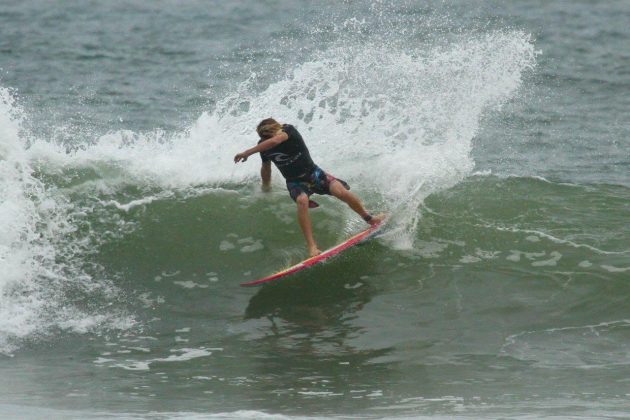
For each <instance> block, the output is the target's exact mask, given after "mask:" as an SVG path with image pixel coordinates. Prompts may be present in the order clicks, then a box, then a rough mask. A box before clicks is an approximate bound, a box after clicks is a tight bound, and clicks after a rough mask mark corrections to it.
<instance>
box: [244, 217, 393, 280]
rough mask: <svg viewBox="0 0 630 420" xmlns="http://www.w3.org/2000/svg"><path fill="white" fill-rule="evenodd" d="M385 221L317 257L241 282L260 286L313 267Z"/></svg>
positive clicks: (371, 232)
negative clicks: (256, 278)
mask: <svg viewBox="0 0 630 420" xmlns="http://www.w3.org/2000/svg"><path fill="white" fill-rule="evenodd" d="M383 223H384V222H381V223H377V224H375V225H372V226H370V227H369V228H367V229H365V230H364V231H362V232H359V233H357V234H356V235H354V236H352V237H351V238H349V239H346V240H345V241H343V242H342V243H340V244H339V245H335V246H334V247H332V248H330V249H327V250H326V251H324V252H322V253H321V254H319V255H317V256H315V257H310V258H307V259H305V260H304V261H301V262H299V263H297V264H295V265H293V266H291V267H289V268H286V269H284V270H281V271H278V272H277V273H274V274H271V275H269V276H267V277H263V278H261V279H258V280H253V281H248V282H245V283H241V286H243V287H251V286H260V285H262V284H266V283H269V282H271V281H273V280H277V279H280V278H282V277H285V276H288V275H290V274H293V273H297V272H298V271H302V270H304V269H305V268H308V267H311V266H313V265H315V264H319V263H321V262H324V261H326V260H327V259H328V258H330V257H334V256H335V255H337V254H339V253H340V252H341V251H343V250H345V249H348V248H350V247H351V246H354V245H356V244H359V243H361V242H363V241H366V240H368V239H369V238H371V237H372V236H374V235H375V234H376V233H377V232H378V231H379V230H380V228H381V227H382V226H383Z"/></svg>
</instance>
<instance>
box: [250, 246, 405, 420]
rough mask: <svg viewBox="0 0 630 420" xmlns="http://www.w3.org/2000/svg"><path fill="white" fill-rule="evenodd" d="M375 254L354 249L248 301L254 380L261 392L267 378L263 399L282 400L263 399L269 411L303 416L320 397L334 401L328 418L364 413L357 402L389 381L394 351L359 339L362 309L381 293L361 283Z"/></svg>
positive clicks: (362, 328)
mask: <svg viewBox="0 0 630 420" xmlns="http://www.w3.org/2000/svg"><path fill="white" fill-rule="evenodd" d="M374 251H375V248H374V247H373V246H372V245H369V246H366V247H361V249H353V250H351V251H349V252H347V253H346V254H344V255H343V256H341V257H339V258H336V259H333V260H332V261H330V262H327V263H326V264H323V265H321V266H318V267H313V268H311V269H309V270H306V271H305V272H303V273H299V274H296V275H294V276H292V277H290V278H286V279H284V280H282V281H279V282H277V283H276V284H270V285H267V286H263V287H261V288H260V289H259V290H257V292H256V294H255V295H254V296H253V297H252V298H251V299H250V301H249V305H248V306H247V308H246V310H245V314H244V316H245V320H246V322H255V323H256V325H257V329H258V334H257V335H256V337H255V339H254V340H248V345H249V346H251V347H252V350H253V351H255V354H256V355H257V357H256V360H257V361H256V366H257V367H256V368H255V370H256V372H257V373H256V377H257V378H259V380H260V382H261V386H262V382H266V381H264V380H263V378H273V380H272V381H270V382H269V385H268V386H270V387H271V388H273V389H268V390H267V391H266V393H267V395H277V396H278V397H282V398H278V399H277V400H275V401H269V407H270V408H271V407H273V409H275V410H281V411H282V412H302V413H304V412H309V411H310V409H314V408H315V407H316V406H317V405H318V400H319V399H320V398H322V397H326V398H330V397H334V399H335V405H336V407H335V409H332V408H331V412H332V411H339V410H341V411H344V410H356V409H357V408H359V407H362V408H365V407H367V406H369V405H370V402H369V398H365V399H364V400H363V401H361V398H359V397H366V396H367V395H370V394H371V393H374V392H377V391H378V389H376V388H375V386H376V385H375V384H383V383H385V382H389V381H390V380H392V378H391V376H392V375H395V373H394V372H395V371H396V370H395V369H391V363H388V362H385V360H387V359H388V358H389V355H390V353H391V352H392V351H393V348H392V347H390V346H389V345H385V346H383V345H382V343H381V345H372V343H370V342H369V340H365V337H364V334H365V333H366V330H367V329H369V326H366V325H369V324H366V317H367V318H369V312H370V311H369V308H368V306H369V305H368V304H369V303H370V302H371V301H372V300H373V298H375V297H376V296H378V295H379V293H380V290H379V289H378V288H377V287H376V286H375V285H376V284H377V283H372V282H371V281H370V280H368V279H366V278H365V277H363V276H364V275H365V273H371V272H374V270H378V267H377V265H378V261H379V259H378V258H375V253H374ZM267 320H268V323H267V322H265V321H267ZM250 338H251V336H250ZM254 349H255V350H254ZM379 360H380V361H383V362H379ZM366 373H367V374H366ZM263 387H264V386H263ZM349 390H352V391H353V392H352V393H350V392H349ZM353 397H355V398H353ZM364 406H365V407H364ZM320 409H321V407H320Z"/></svg>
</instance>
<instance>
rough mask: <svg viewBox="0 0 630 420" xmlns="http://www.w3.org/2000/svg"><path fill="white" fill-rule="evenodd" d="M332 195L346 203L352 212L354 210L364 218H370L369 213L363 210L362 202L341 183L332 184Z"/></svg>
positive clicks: (335, 181) (334, 182) (333, 182)
mask: <svg viewBox="0 0 630 420" xmlns="http://www.w3.org/2000/svg"><path fill="white" fill-rule="evenodd" d="M329 189H330V194H331V195H333V196H334V197H337V198H338V199H340V200H341V201H343V202H344V203H346V204H347V205H348V206H349V207H350V208H351V209H352V210H354V211H355V212H356V213H357V214H358V215H359V216H361V217H362V218H364V219H365V218H366V217H367V216H369V214H368V212H367V211H365V209H364V208H363V204H361V200H359V197H357V196H356V195H355V194H354V193H353V192H351V191H349V190H347V189H346V188H345V187H344V186H343V184H342V183H341V182H339V181H338V180H336V179H335V180H334V181H332V182H331V183H330V187H329Z"/></svg>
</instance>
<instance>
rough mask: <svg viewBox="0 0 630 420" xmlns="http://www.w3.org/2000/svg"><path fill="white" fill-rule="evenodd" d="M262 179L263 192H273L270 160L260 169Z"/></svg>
mask: <svg viewBox="0 0 630 420" xmlns="http://www.w3.org/2000/svg"><path fill="white" fill-rule="evenodd" d="M260 178H261V179H262V190H263V191H270V190H271V161H270V160H268V161H266V162H263V163H262V166H261V167H260Z"/></svg>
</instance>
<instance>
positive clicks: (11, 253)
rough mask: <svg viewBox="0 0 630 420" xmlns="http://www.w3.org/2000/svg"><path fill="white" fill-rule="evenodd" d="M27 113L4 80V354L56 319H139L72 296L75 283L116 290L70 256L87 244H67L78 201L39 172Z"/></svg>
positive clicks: (0, 347)
mask: <svg viewBox="0 0 630 420" xmlns="http://www.w3.org/2000/svg"><path fill="white" fill-rule="evenodd" d="M24 118H25V113H24V111H23V110H22V109H21V108H20V107H19V105H18V104H17V103H16V100H15V98H14V96H13V95H12V93H11V92H10V91H8V90H7V89H4V88H0V354H11V352H13V351H14V350H15V349H16V348H18V347H19V345H20V344H19V343H20V341H21V340H22V339H24V338H33V337H37V336H45V335H47V333H48V331H49V330H50V329H51V328H52V327H57V328H62V329H65V330H69V331H74V332H78V333H82V332H86V331H93V330H94V329H95V328H99V327H103V326H106V327H108V328H109V327H112V328H119V327H120V328H128V327H129V326H130V325H132V324H133V320H132V319H131V318H128V317H125V316H118V314H114V313H113V311H112V312H111V313H104V314H103V313H85V312H84V311H83V310H81V309H79V308H78V307H77V306H75V305H74V302H72V301H69V300H66V299H65V294H64V290H68V289H72V290H74V291H75V292H82V293H94V296H97V295H98V296H106V295H111V294H112V293H114V291H113V289H112V288H111V285H110V284H109V283H108V282H93V281H92V280H93V279H92V278H91V277H90V276H89V275H87V274H86V273H84V272H83V271H82V270H81V268H80V265H77V266H73V265H71V264H68V260H69V259H70V258H71V255H72V254H73V253H74V252H76V251H77V250H78V249H80V248H81V243H79V242H77V243H65V244H63V245H62V244H61V243H62V241H63V238H64V237H65V236H66V235H70V234H72V233H73V232H74V230H75V229H76V227H75V226H73V225H72V224H71V223H69V221H68V217H67V215H68V214H69V212H71V211H72V205H71V203H69V202H68V200H67V199H66V198H64V197H59V196H58V195H55V191H50V190H48V189H47V188H46V185H45V184H44V183H43V182H41V181H40V180H39V179H38V178H37V177H35V176H34V172H35V171H34V169H33V165H32V159H31V158H32V156H31V154H30V152H31V150H30V148H29V146H28V145H29V143H30V142H35V140H34V139H32V138H28V132H27V131H26V130H25V129H24V128H23V123H24ZM104 304H106V302H104Z"/></svg>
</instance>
